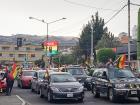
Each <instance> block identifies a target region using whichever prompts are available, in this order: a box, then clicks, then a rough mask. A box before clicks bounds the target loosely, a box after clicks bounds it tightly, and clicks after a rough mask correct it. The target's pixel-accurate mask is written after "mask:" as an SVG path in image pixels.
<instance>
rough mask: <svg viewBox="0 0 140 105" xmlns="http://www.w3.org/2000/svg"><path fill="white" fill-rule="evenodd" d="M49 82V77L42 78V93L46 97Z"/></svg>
mask: <svg viewBox="0 0 140 105" xmlns="http://www.w3.org/2000/svg"><path fill="white" fill-rule="evenodd" d="M49 84H50V81H49V79H44V80H43V83H42V84H41V86H42V92H43V95H44V96H46V97H47V94H48V88H49Z"/></svg>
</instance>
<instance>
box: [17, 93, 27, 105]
mask: <svg viewBox="0 0 140 105" xmlns="http://www.w3.org/2000/svg"><path fill="white" fill-rule="evenodd" d="M16 97H17V98H18V99H19V100H20V101H21V102H22V104H21V105H29V104H28V103H26V102H25V101H24V99H22V98H21V97H20V96H19V95H16Z"/></svg>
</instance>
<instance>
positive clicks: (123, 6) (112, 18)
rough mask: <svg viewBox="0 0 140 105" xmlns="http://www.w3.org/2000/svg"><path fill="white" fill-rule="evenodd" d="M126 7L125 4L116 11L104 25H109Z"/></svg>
mask: <svg viewBox="0 0 140 105" xmlns="http://www.w3.org/2000/svg"><path fill="white" fill-rule="evenodd" d="M126 6H127V4H126V5H124V6H123V7H122V8H121V9H120V10H119V11H117V12H116V13H115V14H114V15H113V16H112V17H111V18H110V19H109V20H108V21H107V22H106V23H105V24H107V23H109V22H110V21H111V20H112V19H113V18H115V17H116V16H117V15H118V14H119V13H120V12H121V11H122V10H123V9H124V8H125V7H126Z"/></svg>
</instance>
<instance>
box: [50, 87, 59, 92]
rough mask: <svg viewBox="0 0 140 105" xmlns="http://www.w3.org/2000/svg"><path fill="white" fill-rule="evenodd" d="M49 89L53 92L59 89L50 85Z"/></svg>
mask: <svg viewBox="0 0 140 105" xmlns="http://www.w3.org/2000/svg"><path fill="white" fill-rule="evenodd" d="M51 90H52V91H53V92H59V89H58V88H56V87H51Z"/></svg>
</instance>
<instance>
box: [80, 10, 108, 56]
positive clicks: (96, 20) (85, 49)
mask: <svg viewBox="0 0 140 105" xmlns="http://www.w3.org/2000/svg"><path fill="white" fill-rule="evenodd" d="M91 26H92V27H93V45H94V47H95V46H96V45H97V42H98V41H99V40H100V39H101V37H102V36H103V34H105V33H106V32H107V27H105V26H104V20H103V19H102V18H100V17H99V16H98V12H97V13H96V14H95V16H93V15H92V17H91V20H90V21H89V22H88V23H87V24H86V25H85V26H84V27H83V30H82V32H81V35H80V40H79V46H80V49H82V51H81V52H82V55H83V54H84V55H85V56H86V57H87V56H90V49H91ZM93 52H94V54H95V49H93Z"/></svg>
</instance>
